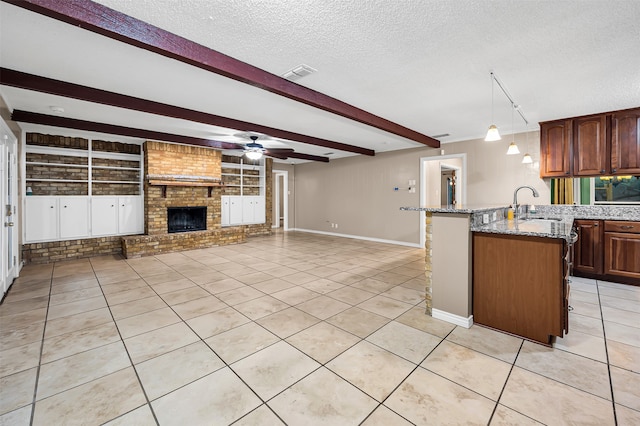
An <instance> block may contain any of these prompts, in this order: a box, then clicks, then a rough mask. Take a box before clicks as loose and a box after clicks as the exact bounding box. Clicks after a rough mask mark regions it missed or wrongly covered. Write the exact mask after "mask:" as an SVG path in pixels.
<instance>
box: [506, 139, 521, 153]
mask: <svg viewBox="0 0 640 426" xmlns="http://www.w3.org/2000/svg"><path fill="white" fill-rule="evenodd" d="M516 154H520V150H519V149H518V145H516V143H515V142H511V143H510V144H509V149H508V150H507V155H516Z"/></svg>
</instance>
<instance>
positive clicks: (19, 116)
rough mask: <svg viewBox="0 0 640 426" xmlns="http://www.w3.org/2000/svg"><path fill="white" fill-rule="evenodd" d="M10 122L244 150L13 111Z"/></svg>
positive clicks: (176, 136) (187, 138)
mask: <svg viewBox="0 0 640 426" xmlns="http://www.w3.org/2000/svg"><path fill="white" fill-rule="evenodd" d="M11 120H13V121H16V122H19V123H31V124H41V125H44V126H54V127H62V128H65V129H75V130H85V131H88V132H98V133H107V134H110V135H119V136H129V137H133V138H141V139H145V140H156V141H164V142H175V143H181V144H186V145H197V146H203V147H207V148H216V149H244V146H243V145H240V144H235V143H231V142H221V141H216V140H210V139H202V138H194V137H191V136H183V135H175V134H171V133H163V132H156V131H152V130H145V129H136V128H133V127H124V126H116V125H114V124H106V123H96V122H94V121H86V120H78V119H75V118H67V117H60V116H58V115H47V114H40V113H37V112H29V111H22V110H17V109H16V110H14V111H13V113H12V114H11Z"/></svg>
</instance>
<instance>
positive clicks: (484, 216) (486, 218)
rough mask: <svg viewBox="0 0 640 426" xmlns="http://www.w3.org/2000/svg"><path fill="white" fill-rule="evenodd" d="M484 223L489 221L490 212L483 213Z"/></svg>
mask: <svg viewBox="0 0 640 426" xmlns="http://www.w3.org/2000/svg"><path fill="white" fill-rule="evenodd" d="M482 223H489V214H488V213H485V214H483V215H482Z"/></svg>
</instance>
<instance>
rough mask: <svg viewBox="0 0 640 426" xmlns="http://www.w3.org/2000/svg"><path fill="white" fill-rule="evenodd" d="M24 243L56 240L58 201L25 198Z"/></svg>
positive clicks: (53, 198) (43, 198)
mask: <svg viewBox="0 0 640 426" xmlns="http://www.w3.org/2000/svg"><path fill="white" fill-rule="evenodd" d="M25 222H26V223H25V241H26V242H33V241H49V240H55V239H56V238H58V199H57V198H56V197H38V196H30V197H26V205H25Z"/></svg>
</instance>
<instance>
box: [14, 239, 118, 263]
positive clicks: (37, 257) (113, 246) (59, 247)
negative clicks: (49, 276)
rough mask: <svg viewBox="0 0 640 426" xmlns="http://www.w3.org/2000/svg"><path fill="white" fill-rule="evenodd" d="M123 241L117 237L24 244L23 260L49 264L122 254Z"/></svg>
mask: <svg viewBox="0 0 640 426" xmlns="http://www.w3.org/2000/svg"><path fill="white" fill-rule="evenodd" d="M121 240H122V237H118V236H115V237H99V238H89V239H84V240H67V241H51V242H46V243H31V244H23V245H22V260H23V261H24V262H25V263H49V262H57V261H60V260H69V259H79V258H83V257H91V256H100V255H106V254H121V253H122V242H121Z"/></svg>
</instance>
